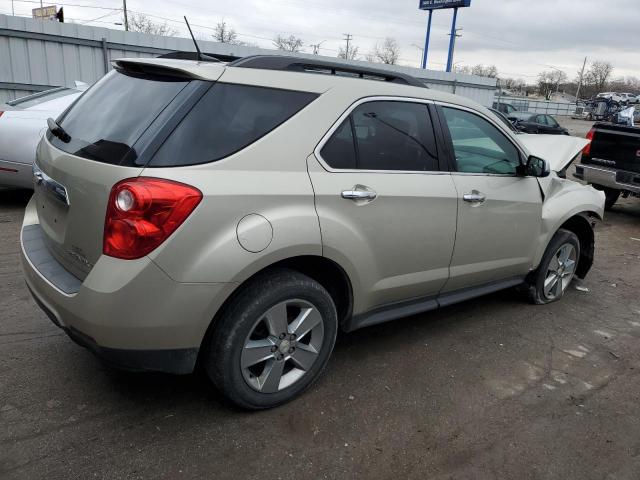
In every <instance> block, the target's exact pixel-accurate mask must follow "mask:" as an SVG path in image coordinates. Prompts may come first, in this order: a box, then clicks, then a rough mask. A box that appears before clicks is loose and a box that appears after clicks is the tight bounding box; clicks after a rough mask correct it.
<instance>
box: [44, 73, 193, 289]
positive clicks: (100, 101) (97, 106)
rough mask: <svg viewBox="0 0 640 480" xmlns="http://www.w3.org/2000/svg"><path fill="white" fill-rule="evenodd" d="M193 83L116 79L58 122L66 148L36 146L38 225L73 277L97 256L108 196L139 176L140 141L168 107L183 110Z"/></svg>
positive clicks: (131, 76)
mask: <svg viewBox="0 0 640 480" xmlns="http://www.w3.org/2000/svg"><path fill="white" fill-rule="evenodd" d="M191 83H192V82H189V80H188V79H185V78H184V77H182V78H177V77H173V76H161V75H156V74H154V75H147V74H142V73H131V72H127V71H113V72H111V73H109V74H108V75H106V76H105V77H103V78H102V79H101V80H100V81H99V82H97V83H96V85H94V87H92V88H91V89H90V90H89V91H87V92H86V93H85V94H84V95H83V96H82V97H81V98H80V99H79V100H78V101H77V102H76V103H75V105H74V106H73V107H72V108H71V110H69V112H67V113H66V114H65V115H64V116H63V117H62V118H61V119H59V124H60V125H61V126H62V128H63V129H64V130H65V131H66V132H67V133H68V134H69V136H70V137H71V139H70V140H69V141H63V140H62V139H60V138H58V137H56V136H54V135H53V134H52V133H51V132H48V133H47V135H46V137H45V138H44V139H43V140H42V141H41V143H40V145H39V147H38V152H37V157H36V166H35V168H36V172H37V176H36V177H35V178H36V184H35V198H36V202H37V205H38V218H39V222H40V225H41V228H42V230H43V233H44V238H45V241H46V243H47V246H48V247H49V250H50V251H51V252H52V254H53V255H54V256H55V257H56V258H57V259H58V261H59V262H60V263H61V264H62V265H64V266H65V267H66V268H67V269H68V270H69V271H71V272H72V273H73V274H74V275H76V276H77V277H79V278H82V279H83V278H84V277H85V276H86V275H87V274H88V272H89V271H90V270H91V268H92V266H93V265H94V264H95V262H96V261H97V260H98V258H99V257H100V255H101V254H102V242H103V233H104V222H105V213H106V205H107V201H108V198H109V194H110V191H111V188H112V187H113V185H114V184H115V183H117V182H118V181H120V180H122V179H124V178H129V177H135V176H137V175H139V174H140V172H141V170H142V168H141V167H142V166H143V163H142V159H141V158H140V154H141V152H143V151H144V149H145V145H144V144H143V143H144V142H145V141H146V138H147V137H145V133H147V132H148V131H149V130H151V128H150V127H151V126H152V124H154V122H156V121H158V122H160V123H166V122H165V121H164V120H163V115H169V112H170V110H171V109H170V108H169V105H170V104H172V102H174V101H176V102H178V103H181V101H180V100H179V99H180V98H182V96H184V95H187V93H188V92H190V91H191V90H192V89H193V88H195V87H194V84H191ZM196 83H197V82H196ZM202 83H204V82H202ZM176 99H178V100H176ZM165 120H166V119H165Z"/></svg>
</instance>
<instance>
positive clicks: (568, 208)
mask: <svg viewBox="0 0 640 480" xmlns="http://www.w3.org/2000/svg"><path fill="white" fill-rule="evenodd" d="M538 181H539V182H540V189H541V191H542V193H543V196H544V201H543V204H542V227H541V231H540V241H539V242H538V249H537V250H536V255H535V257H534V264H533V269H535V268H537V267H538V265H539V264H540V261H541V259H542V256H543V255H544V252H545V250H546V249H547V245H549V242H550V241H551V238H552V237H553V235H554V234H555V233H556V232H557V231H558V229H559V228H560V227H561V226H562V225H564V224H565V223H566V222H567V221H568V220H569V219H571V218H572V217H575V216H578V215H584V214H591V215H594V216H595V217H597V218H598V219H599V220H602V218H603V216H604V200H605V196H604V193H602V192H600V191H598V190H596V189H595V188H593V187H590V186H586V185H581V184H579V183H576V182H573V181H571V180H565V179H562V178H560V177H558V176H557V175H556V174H555V173H552V174H551V175H550V176H548V177H546V178H540V179H538Z"/></svg>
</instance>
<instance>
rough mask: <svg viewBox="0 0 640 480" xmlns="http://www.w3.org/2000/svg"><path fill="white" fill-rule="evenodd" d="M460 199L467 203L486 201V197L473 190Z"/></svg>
mask: <svg viewBox="0 0 640 480" xmlns="http://www.w3.org/2000/svg"><path fill="white" fill-rule="evenodd" d="M462 199H463V200H464V201H465V202H469V203H482V202H484V201H485V200H486V199H487V197H486V196H485V195H484V194H483V193H480V192H478V191H476V190H474V191H473V192H471V193H465V194H464V195H463V196H462Z"/></svg>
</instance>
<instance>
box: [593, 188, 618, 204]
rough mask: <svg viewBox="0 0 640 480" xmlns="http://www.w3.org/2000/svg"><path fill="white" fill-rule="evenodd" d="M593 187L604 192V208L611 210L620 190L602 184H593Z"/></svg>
mask: <svg viewBox="0 0 640 480" xmlns="http://www.w3.org/2000/svg"><path fill="white" fill-rule="evenodd" d="M593 188H595V189H596V190H600V191H602V192H604V195H605V201H604V208H605V210H611V208H613V206H614V205H615V204H616V202H617V201H618V199H619V198H620V190H616V189H614V188H609V187H603V186H602V185H593Z"/></svg>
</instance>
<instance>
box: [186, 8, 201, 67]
mask: <svg viewBox="0 0 640 480" xmlns="http://www.w3.org/2000/svg"><path fill="white" fill-rule="evenodd" d="M184 21H185V23H186V24H187V28H188V29H189V34H190V35H191V39H192V40H193V44H194V45H195V46H196V52H198V60H204V58H203V56H202V52H201V51H200V47H199V46H198V42H196V37H194V36H193V32H192V31H191V25H189V20H187V16H186V15H185V16H184Z"/></svg>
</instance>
